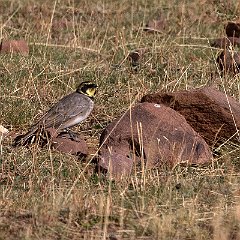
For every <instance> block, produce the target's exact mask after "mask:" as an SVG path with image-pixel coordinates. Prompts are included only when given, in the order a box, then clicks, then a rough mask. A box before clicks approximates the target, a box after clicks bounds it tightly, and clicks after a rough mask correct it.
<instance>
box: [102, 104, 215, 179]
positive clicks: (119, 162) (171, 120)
mask: <svg viewBox="0 0 240 240" xmlns="http://www.w3.org/2000/svg"><path fill="white" fill-rule="evenodd" d="M100 146H101V148H100V152H99V155H100V160H99V166H100V167H102V168H105V169H107V170H111V172H112V174H113V175H121V174H123V173H130V172H131V170H132V168H133V167H134V166H138V165H141V167H142V168H152V167H157V166H161V165H163V164H166V165H169V166H173V165H174V164H177V163H183V162H184V163H194V164H198V163H206V162H208V161H209V160H210V159H211V158H212V154H211V151H210V149H209V147H208V145H207V144H206V142H205V141H204V140H203V138H202V137H200V136H199V135H198V134H197V133H196V132H195V131H194V130H193V129H192V127H191V126H190V125H189V124H188V123H187V122H186V120H185V118H184V117H183V116H181V115H180V114H179V113H177V112H176V111H174V110H173V109H171V108H169V107H166V106H164V105H163V104H161V105H159V104H152V103H140V104H138V105H136V106H135V107H133V108H132V109H131V111H128V112H127V113H126V114H124V116H122V117H120V118H119V119H116V120H115V121H113V122H112V123H110V124H109V125H108V126H107V127H106V129H105V130H104V131H103V133H102V135H101V137H100ZM142 163H144V164H142Z"/></svg>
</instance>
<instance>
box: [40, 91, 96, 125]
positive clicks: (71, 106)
mask: <svg viewBox="0 0 240 240" xmlns="http://www.w3.org/2000/svg"><path fill="white" fill-rule="evenodd" d="M90 101H91V99H89V98H88V97H86V96H84V95H81V94H79V93H72V94H69V95H68V96H66V97H64V98H62V99H61V100H60V101H59V102H58V103H57V104H56V105H54V106H53V107H52V108H51V109H50V110H49V111H48V112H47V113H46V114H45V115H44V116H43V117H42V118H41V119H40V121H39V122H38V125H39V124H41V125H44V127H45V128H48V127H55V128H58V127H60V126H61V125H62V124H64V122H66V121H69V120H70V119H72V118H76V117H77V116H79V115H81V116H85V115H86V113H87V112H88V111H89V110H90V109H89V108H90V106H89V105H90ZM89 113H90V112H89ZM87 116H88V114H87V115H86V117H87ZM82 120H84V119H82Z"/></svg>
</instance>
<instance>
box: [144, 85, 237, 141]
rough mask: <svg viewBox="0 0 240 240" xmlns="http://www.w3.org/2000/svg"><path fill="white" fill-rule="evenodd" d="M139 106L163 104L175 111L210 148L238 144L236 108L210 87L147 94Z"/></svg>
mask: <svg viewBox="0 0 240 240" xmlns="http://www.w3.org/2000/svg"><path fill="white" fill-rule="evenodd" d="M141 102H152V103H158V104H165V105H166V106H169V107H171V108H173V109H174V110H176V111H178V112H179V113H180V114H182V115H183V116H184V117H185V118H186V120H187V122H188V123H189V124H190V125H191V126H192V127H193V129H194V130H195V131H197V132H198V133H199V134H200V135H201V136H202V137H204V139H205V140H206V142H207V143H208V144H210V145H212V144H215V145H218V144H220V143H223V142H224V141H225V140H227V139H229V138H231V141H235V142H237V143H239V135H238V129H240V104H239V102H237V101H236V100H235V99H234V98H232V97H229V96H227V95H226V94H225V93H222V92H220V91H218V90H216V89H214V88H212V87H203V88H199V89H195V90H191V91H179V92H172V93H171V92H170V93H161V92H159V93H155V94H149V95H146V96H144V97H143V98H142V100H141ZM233 136H234V137H233Z"/></svg>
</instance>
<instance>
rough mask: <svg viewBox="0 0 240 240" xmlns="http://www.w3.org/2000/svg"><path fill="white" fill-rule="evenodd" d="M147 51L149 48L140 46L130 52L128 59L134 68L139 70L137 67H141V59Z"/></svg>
mask: <svg viewBox="0 0 240 240" xmlns="http://www.w3.org/2000/svg"><path fill="white" fill-rule="evenodd" d="M146 51H147V50H146V49H145V48H140V49H136V50H135V51H132V52H130V53H129V55H128V59H129V61H130V64H131V66H132V68H133V69H134V70H137V68H138V67H139V65H140V62H141V59H142V57H143V55H144V54H145V53H146Z"/></svg>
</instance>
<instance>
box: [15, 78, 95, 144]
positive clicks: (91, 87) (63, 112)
mask: <svg viewBox="0 0 240 240" xmlns="http://www.w3.org/2000/svg"><path fill="white" fill-rule="evenodd" d="M96 89H97V85H96V84H94V83H91V82H82V83H81V84H80V85H79V86H78V88H77V90H76V92H73V93H71V94H69V95H67V96H65V97H63V98H62V99H60V100H59V101H58V102H57V103H56V104H55V105H54V106H53V107H52V108H51V109H50V110H49V111H48V112H47V113H46V114H44V115H43V116H42V117H41V118H40V120H39V121H38V122H37V123H36V124H34V125H33V126H32V127H31V129H30V131H29V132H28V133H26V134H25V135H22V136H19V137H17V138H16V139H15V143H14V145H24V144H26V142H28V140H29V139H30V138H31V137H33V136H34V135H36V133H37V132H38V131H39V130H41V129H47V128H55V129H56V130H57V132H61V131H63V130H65V129H68V128H71V127H73V126H75V125H77V124H79V123H80V122H82V121H83V120H85V119H86V118H87V117H88V115H89V114H90V113H91V111H92V110H93V106H94V102H93V97H94V95H95V93H96Z"/></svg>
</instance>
